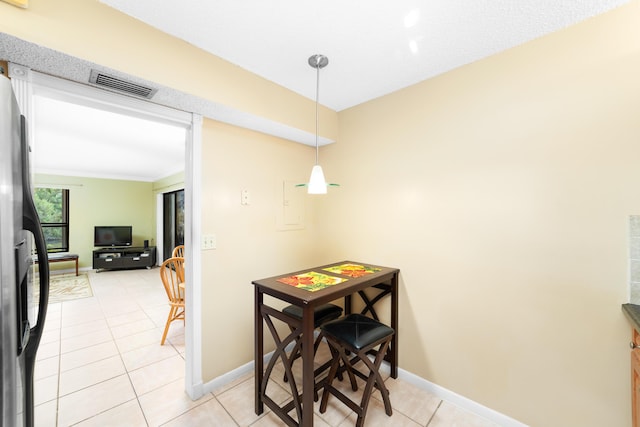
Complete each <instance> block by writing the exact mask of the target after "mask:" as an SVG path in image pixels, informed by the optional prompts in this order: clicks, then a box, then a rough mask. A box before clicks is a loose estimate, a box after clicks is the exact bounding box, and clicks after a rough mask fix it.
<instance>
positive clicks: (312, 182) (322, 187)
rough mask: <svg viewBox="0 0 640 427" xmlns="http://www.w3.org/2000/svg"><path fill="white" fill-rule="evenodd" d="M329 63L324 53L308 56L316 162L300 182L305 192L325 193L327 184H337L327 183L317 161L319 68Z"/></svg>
mask: <svg viewBox="0 0 640 427" xmlns="http://www.w3.org/2000/svg"><path fill="white" fill-rule="evenodd" d="M327 64H329V58H327V57H326V56H324V55H312V56H311V57H309V65H310V66H311V67H313V68H315V69H316V164H315V166H313V169H311V176H310V177H309V183H308V184H301V185H306V186H307V193H309V194H327V186H329V185H331V186H336V185H337V184H327V181H325V179H324V172H322V166H320V163H319V162H318V152H319V150H318V134H319V132H318V99H319V98H320V69H321V68H324V67H326V66H327Z"/></svg>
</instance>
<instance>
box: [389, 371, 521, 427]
mask: <svg viewBox="0 0 640 427" xmlns="http://www.w3.org/2000/svg"><path fill="white" fill-rule="evenodd" d="M387 371H388V366H387ZM398 378H399V379H401V380H403V381H406V382H408V383H410V384H413V385H414V386H416V387H418V388H420V389H422V390H426V391H428V392H429V393H432V394H434V395H436V396H438V397H439V398H440V399H442V400H446V401H447V402H449V403H453V404H454V405H456V406H458V407H460V408H462V409H465V410H467V411H469V412H472V413H474V414H476V415H479V416H481V417H482V418H485V419H487V420H489V421H492V422H494V423H496V424H498V425H499V426H502V427H528V426H527V425H526V424H523V423H521V422H520V421H518V420H514V419H513V418H511V417H508V416H506V415H504V414H502V413H500V412H498V411H494V410H493V409H491V408H487V407H486V406H484V405H481V404H479V403H478V402H475V401H473V400H471V399H468V398H466V397H464V396H461V395H459V394H458V393H455V392H453V391H451V390H448V389H446V388H444V387H441V386H439V385H437V384H434V383H432V382H431V381H427V380H425V379H424V378H422V377H419V376H417V375H415V374H412V373H411V372H408V371H405V370H404V369H398Z"/></svg>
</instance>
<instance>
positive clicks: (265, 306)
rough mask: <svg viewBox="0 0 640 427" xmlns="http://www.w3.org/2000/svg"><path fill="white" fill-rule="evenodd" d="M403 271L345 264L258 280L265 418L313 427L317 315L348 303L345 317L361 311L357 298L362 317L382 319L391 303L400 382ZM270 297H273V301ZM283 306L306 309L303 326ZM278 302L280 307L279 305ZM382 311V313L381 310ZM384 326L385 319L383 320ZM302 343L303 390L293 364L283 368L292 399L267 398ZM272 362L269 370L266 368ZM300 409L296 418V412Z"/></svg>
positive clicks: (260, 402) (393, 363)
mask: <svg viewBox="0 0 640 427" xmlns="http://www.w3.org/2000/svg"><path fill="white" fill-rule="evenodd" d="M399 274H400V270H399V269H397V268H390V267H382V266H378V265H373V264H368V263H362V262H356V261H341V262H337V263H332V264H327V265H322V266H317V267H312V268H306V269H304V270H300V271H295V272H291V273H286V274H281V275H278V276H273V277H269V278H266V279H260V280H254V281H252V284H253V285H254V299H255V301H254V321H255V335H254V340H255V355H254V357H255V412H256V414H257V415H260V414H262V413H263V412H264V405H267V406H268V407H269V408H270V409H271V410H272V411H273V412H274V413H275V414H276V415H278V416H279V417H280V418H281V419H282V420H283V421H284V422H285V423H286V424H287V425H289V426H303V427H311V426H313V403H314V392H315V391H316V390H318V388H320V386H321V385H320V384H317V383H316V375H315V374H316V373H317V371H316V372H314V360H313V359H314V346H313V343H314V309H315V308H316V307H318V306H320V305H322V304H326V303H329V302H332V301H336V300H338V299H341V298H344V308H345V314H349V313H351V312H353V311H354V310H355V309H356V308H355V307H356V304H355V301H354V298H353V297H354V296H356V295H357V296H359V298H360V300H361V304H359V305H357V307H358V309H357V311H358V312H360V313H362V314H365V315H368V316H370V317H373V318H375V319H378V313H377V312H376V304H377V303H378V302H380V301H382V300H383V299H386V298H385V297H389V298H390V300H391V302H390V305H389V311H390V313H389V316H390V320H389V322H390V326H391V327H392V328H393V329H394V330H395V332H396V333H395V335H394V336H393V339H392V341H391V345H390V346H389V349H388V350H387V354H386V355H385V360H386V361H387V362H388V363H389V366H390V371H391V372H390V374H391V377H392V378H397V377H398V277H399ZM265 295H267V296H269V297H272V298H267V302H265ZM277 301H283V302H285V303H288V304H293V305H296V306H299V307H301V308H302V320H300V319H297V318H295V317H292V316H289V315H287V314H285V313H283V312H282V311H281V310H280V309H278V308H276V307H274V306H281V305H282V303H277ZM274 302H275V304H274ZM378 308H379V307H378ZM378 320H380V319H378ZM279 322H282V323H285V324H286V325H288V326H289V328H287V332H285V333H282V332H281V331H282V330H283V329H284V328H278V323H279ZM265 325H266V326H267V328H268V330H269V332H270V333H271V336H272V338H273V340H274V343H275V347H276V348H275V350H274V351H273V353H272V354H271V357H270V358H269V359H268V360H265V357H264V326H265ZM296 339H301V340H302V351H301V353H302V387H301V390H300V389H299V385H298V384H296V382H295V380H294V377H293V374H292V372H291V369H290V367H289V364H288V363H283V368H284V369H285V375H287V378H288V380H289V381H288V383H289V387H290V391H291V395H292V397H291V399H290V400H289V401H287V402H284V403H277V402H275V401H274V400H273V399H271V397H269V396H268V394H267V385H268V383H269V380H270V376H271V374H272V372H273V368H274V367H275V365H276V362H277V361H278V360H282V361H283V362H286V361H288V358H289V356H290V354H289V353H288V352H287V351H288V349H289V348H290V347H291V345H292V344H294V343H295V341H296ZM265 362H266V367H265ZM294 409H295V414H294V415H296V416H295V418H294V417H292V416H291V415H290V412H291V411H293V410H294Z"/></svg>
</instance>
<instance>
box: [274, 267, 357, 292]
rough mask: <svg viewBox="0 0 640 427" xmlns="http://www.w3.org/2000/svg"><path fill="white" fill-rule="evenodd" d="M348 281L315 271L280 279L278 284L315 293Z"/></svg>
mask: <svg viewBox="0 0 640 427" xmlns="http://www.w3.org/2000/svg"><path fill="white" fill-rule="evenodd" d="M347 280H349V279H343V278H340V277H334V276H329V275H327V274H322V273H317V272H315V271H309V272H307V273H302V274H296V275H295V276H289V277H283V278H282V279H278V282H281V283H285V284H287V285H291V286H295V287H296V288H300V289H306V290H307V291H311V292H315V291H319V290H321V289H324V288H328V287H329V286H333V285H337V284H339V283H342V282H346V281H347Z"/></svg>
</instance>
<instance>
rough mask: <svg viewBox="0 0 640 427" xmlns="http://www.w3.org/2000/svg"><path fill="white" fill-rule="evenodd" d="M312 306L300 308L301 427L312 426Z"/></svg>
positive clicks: (313, 376) (313, 380)
mask: <svg viewBox="0 0 640 427" xmlns="http://www.w3.org/2000/svg"><path fill="white" fill-rule="evenodd" d="M313 341H314V336H313V307H310V306H305V307H304V308H303V310H302V420H301V421H302V422H301V423H300V425H301V426H302V427H313V392H314V387H315V375H314V372H313V371H314V369H313V368H314V366H313Z"/></svg>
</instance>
